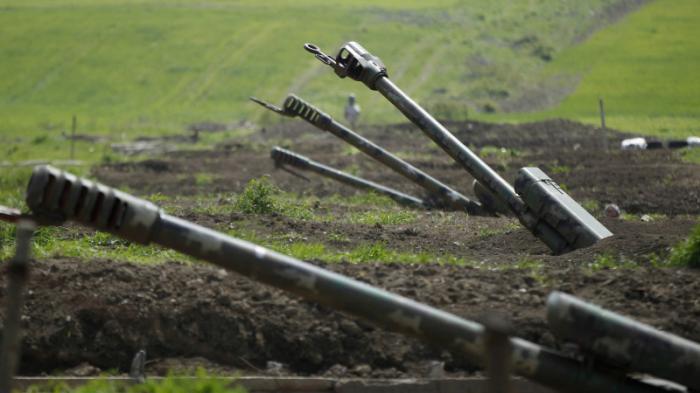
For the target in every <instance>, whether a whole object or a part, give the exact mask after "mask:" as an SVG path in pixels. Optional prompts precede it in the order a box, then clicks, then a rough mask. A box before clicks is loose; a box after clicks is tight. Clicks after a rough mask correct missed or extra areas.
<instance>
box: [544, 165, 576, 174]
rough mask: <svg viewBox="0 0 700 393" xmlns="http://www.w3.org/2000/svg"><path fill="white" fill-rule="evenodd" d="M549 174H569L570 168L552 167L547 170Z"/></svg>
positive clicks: (563, 166)
mask: <svg viewBox="0 0 700 393" xmlns="http://www.w3.org/2000/svg"><path fill="white" fill-rule="evenodd" d="M549 172H550V173H552V174H555V175H556V174H559V173H565V174H566V173H569V172H571V167H569V166H566V165H554V166H552V167H550V168H549Z"/></svg>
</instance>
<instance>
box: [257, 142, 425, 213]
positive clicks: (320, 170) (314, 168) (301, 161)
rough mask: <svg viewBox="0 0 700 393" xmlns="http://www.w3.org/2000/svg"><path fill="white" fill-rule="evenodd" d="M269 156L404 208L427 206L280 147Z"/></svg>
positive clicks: (278, 163)
mask: <svg viewBox="0 0 700 393" xmlns="http://www.w3.org/2000/svg"><path fill="white" fill-rule="evenodd" d="M270 156H271V157H272V159H273V160H275V163H276V164H277V165H292V166H294V167H296V168H299V169H304V170H308V171H311V172H315V173H317V174H319V175H321V176H324V177H328V178H330V179H333V180H336V181H338V182H341V183H343V184H347V185H349V186H351V187H355V188H359V189H362V190H367V191H373V192H376V193H378V194H382V195H386V196H388V197H389V198H391V199H393V200H394V201H396V202H397V203H399V204H401V205H404V206H410V207H414V208H415V207H421V208H425V207H426V205H427V204H426V202H425V201H423V200H422V199H419V198H416V197H414V196H411V195H408V194H405V193H402V192H400V191H397V190H395V189H393V188H389V187H386V186H383V185H381V184H378V183H374V182H371V181H369V180H365V179H363V178H360V177H357V176H353V175H351V174H349V173H345V172H343V171H340V170H338V169H335V168H332V167H329V166H327V165H323V164H321V163H319V162H316V161H314V160H312V159H310V158H308V157H304V156H302V155H300V154H298V153H294V152H292V151H289V150H286V149H282V148H280V147H275V148H274V149H272V151H271V153H270Z"/></svg>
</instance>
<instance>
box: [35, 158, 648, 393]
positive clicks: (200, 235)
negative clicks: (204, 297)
mask: <svg viewBox="0 0 700 393" xmlns="http://www.w3.org/2000/svg"><path fill="white" fill-rule="evenodd" d="M50 178H53V180H52V181H47V179H50ZM85 184H91V185H92V187H89V188H84V187H83V185H85ZM76 188H77V189H78V191H75V189H76ZM82 190H85V192H86V194H84V197H83V198H77V199H74V198H71V197H70V196H71V195H73V194H74V193H78V194H82ZM107 195H115V196H119V197H120V203H123V208H120V209H119V210H118V211H123V212H124V213H123V214H122V215H121V219H120V220H114V219H111V218H112V217H113V215H114V213H115V211H117V210H115V208H114V202H115V200H116V198H111V199H108V198H107ZM124 196H125V194H124V193H121V192H118V191H115V190H113V189H111V188H108V187H105V186H103V185H99V184H95V183H92V182H88V181H86V180H83V179H77V178H76V177H75V176H71V175H69V174H67V173H65V172H61V171H59V170H57V169H55V168H51V167H48V166H41V167H37V168H36V169H35V170H34V174H33V176H32V179H31V181H30V183H29V188H28V190H27V203H28V205H29V207H30V209H31V210H32V211H33V212H34V213H35V214H37V215H44V214H48V215H50V216H51V217H63V218H65V219H71V220H75V221H77V222H80V223H82V224H86V225H88V226H91V227H93V228H96V229H99V230H103V231H107V232H110V233H113V234H115V235H117V236H121V237H124V238H127V239H130V240H136V241H140V242H141V243H148V242H153V243H155V244H159V245H161V246H164V247H167V248H171V249H173V250H177V251H179V252H182V253H184V254H187V255H190V256H192V257H195V258H199V259H203V260H205V261H208V262H210V263H213V264H215V265H218V266H221V267H223V268H226V269H228V270H231V271H233V272H236V273H239V274H241V275H244V276H247V277H250V278H252V279H254V280H256V281H259V282H262V283H265V284H268V285H270V286H273V287H275V288H279V289H282V290H285V291H287V292H290V293H293V294H296V295H298V296H301V297H303V298H304V299H306V300H309V301H314V302H317V303H319V304H322V305H325V306H328V307H331V308H333V309H335V310H338V311H341V312H344V313H347V314H349V315H352V316H355V317H358V318H362V319H364V320H366V321H368V322H371V323H374V324H376V325H378V326H380V327H383V328H386V329H388V330H390V331H394V332H398V333H403V334H406V335H410V336H413V337H417V338H419V339H421V340H423V341H425V342H427V343H431V344H433V345H436V346H438V347H441V348H444V349H448V350H451V351H454V352H455V353H459V354H461V355H464V356H466V357H467V358H468V359H471V361H472V362H473V363H474V364H476V365H481V366H483V365H484V364H485V356H486V355H485V351H486V350H485V339H484V327H483V326H482V325H480V324H478V323H475V322H472V321H469V320H465V319H462V318H460V317H457V316H455V315H452V314H449V313H446V312H444V311H440V310H438V309H435V308H432V307H429V306H427V305H424V304H421V303H417V302H415V301H413V300H410V299H408V298H405V297H402V296H398V295H395V294H392V293H390V292H387V291H384V290H381V289H378V288H375V287H373V286H370V285H368V284H365V283H362V282H359V281H356V280H353V279H350V278H348V277H345V276H343V275H340V274H337V273H333V272H331V271H328V270H324V269H321V268H319V267H317V266H314V265H312V264H309V263H306V262H302V261H300V260H297V259H294V258H291V257H288V256H286V255H282V254H279V253H277V252H274V251H271V250H269V249H266V248H264V247H261V246H258V245H256V244H253V243H250V242H246V241H243V240H239V239H235V238H232V237H230V236H227V235H225V234H223V233H220V232H216V231H213V230H211V229H207V228H204V227H202V226H199V225H197V224H194V223H191V222H188V221H185V220H181V219H179V218H176V217H173V216H170V215H167V214H165V213H163V212H162V211H161V210H160V209H158V208H155V207H154V205H153V204H151V203H149V202H146V201H143V200H140V199H137V198H134V197H129V198H124ZM56 198H58V199H56ZM56 200H58V201H60V203H55V202H56ZM107 200H109V201H111V203H104V201H107ZM88 201H93V202H90V203H87V202H88ZM96 201H102V202H96ZM154 208H155V210H154ZM153 211H155V212H156V217H155V220H152V219H151V217H152V213H153ZM140 212H143V213H144V214H145V215H146V218H145V219H142V218H140V217H138V216H137V214H138V213H140ZM135 228H139V231H138V232H135V231H134V229H135ZM510 346H511V348H512V351H511V364H512V367H513V371H514V372H515V373H517V374H519V375H521V376H523V377H526V378H529V379H532V380H534V381H535V382H538V383H541V384H543V385H545V386H549V387H552V388H554V389H561V390H565V391H569V392H580V393H584V392H585V393H589V392H602V393H613V392H614V393H620V392H639V393H642V392H656V393H660V392H661V390H660V389H658V388H655V387H652V386H650V385H647V384H644V383H642V382H639V381H635V380H632V379H629V378H625V377H622V376H619V375H614V374H608V373H605V372H602V371H594V370H591V369H589V368H587V367H586V366H585V365H583V364H581V363H579V362H577V361H575V360H572V359H568V358H565V357H562V356H561V355H558V354H556V353H554V352H550V351H548V350H546V349H544V348H542V347H540V346H538V345H536V344H533V343H531V342H528V341H525V340H522V339H519V338H510Z"/></svg>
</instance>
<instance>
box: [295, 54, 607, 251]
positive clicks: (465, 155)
mask: <svg viewBox="0 0 700 393" xmlns="http://www.w3.org/2000/svg"><path fill="white" fill-rule="evenodd" d="M305 49H306V50H307V51H309V52H311V53H313V54H314V55H315V56H316V58H318V59H319V60H321V61H322V62H323V63H325V64H327V65H329V66H331V67H332V68H333V69H334V71H335V73H336V74H337V75H338V76H339V77H341V78H345V77H349V78H351V79H354V80H357V81H360V82H362V83H364V84H365V85H367V87H369V88H370V89H372V90H377V91H379V92H380V93H381V94H382V95H383V96H384V97H386V99H387V100H389V102H391V103H392V104H393V105H394V106H395V107H396V108H397V109H398V110H399V111H401V113H403V114H404V115H405V116H406V117H407V118H408V119H409V120H411V121H412V122H413V123H414V124H416V125H417V126H418V127H419V128H420V129H421V130H423V132H424V133H425V134H426V135H427V136H428V137H429V138H430V139H432V140H433V141H434V142H435V143H436V144H437V145H438V146H440V147H441V148H442V149H443V150H444V151H445V152H446V153H447V154H448V155H450V156H451V157H452V158H453V159H454V160H455V161H456V162H457V163H459V164H460V165H462V167H464V169H466V170H467V171H468V172H469V173H470V174H471V175H472V176H473V177H474V178H475V179H476V180H477V181H478V182H479V183H480V185H482V186H483V187H485V188H486V189H488V191H490V192H491V193H493V194H494V195H495V196H496V197H497V198H499V199H501V201H502V202H504V203H505V204H506V205H507V206H508V207H509V208H510V210H511V211H512V212H513V213H514V214H515V215H516V216H517V217H518V219H519V220H520V222H521V223H522V224H523V225H524V226H525V227H526V228H528V229H529V230H530V231H531V232H532V233H533V234H534V235H535V236H537V237H538V238H539V239H540V240H542V241H543V242H544V243H545V244H546V245H547V246H548V247H549V248H550V249H551V250H552V251H553V252H554V253H556V254H559V253H564V252H568V251H571V250H573V249H577V248H581V247H587V246H590V245H592V244H594V243H596V242H597V241H599V240H601V239H603V238H606V237H609V236H612V233H610V231H608V230H607V228H605V227H604V226H603V225H602V224H600V223H599V222H598V221H597V220H596V219H595V218H594V217H593V216H591V215H590V214H589V213H588V212H587V211H585V209H583V208H582V207H580V206H578V204H577V203H576V202H575V201H573V199H571V198H570V197H569V196H568V195H566V193H564V192H563V190H561V188H560V187H555V186H554V184H555V183H554V182H553V181H552V180H551V179H549V178H547V179H548V180H547V181H539V182H538V184H537V185H536V186H535V187H530V188H529V191H530V197H529V198H528V199H527V200H525V201H524V200H523V198H521V196H520V195H518V193H517V192H516V191H517V190H516V189H514V188H513V187H512V186H511V185H510V184H509V183H508V182H507V181H506V180H505V179H503V178H502V177H501V176H500V175H498V173H496V172H495V171H494V170H493V169H491V168H490V167H489V166H488V165H487V164H486V163H485V162H484V161H483V160H481V158H479V156H477V155H476V154H475V153H474V152H472V151H471V150H470V149H469V148H468V147H467V146H465V145H464V144H463V143H462V142H460V141H459V140H458V139H457V138H456V137H455V136H454V135H452V134H451V133H450V132H449V131H448V130H447V129H446V128H445V127H444V126H443V125H442V124H440V123H439V122H438V121H437V120H435V119H434V118H433V117H432V116H431V115H430V114H429V113H428V112H427V111H426V110H425V109H423V108H422V107H421V106H420V105H418V104H417V103H416V102H414V101H413V100H412V99H411V98H410V97H409V96H408V95H406V94H405V93H404V92H403V91H401V89H399V88H398V86H396V85H395V84H394V83H393V82H392V81H391V80H390V79H389V78H388V74H387V69H386V67H385V66H384V63H382V61H381V60H380V59H379V58H378V57H376V56H374V55H372V54H371V53H369V52H368V51H367V50H366V49H365V48H363V47H362V46H361V45H360V44H358V43H357V42H352V41H351V42H348V43H346V44H345V45H343V47H342V48H341V49H340V50H339V51H338V54H337V56H336V57H335V58H332V57H330V56H328V55H326V54H324V53H323V52H321V50H320V49H319V48H318V47H317V46H315V45H313V44H306V45H305ZM530 169H531V168H523V169H522V170H521V173H520V176H522V177H523V178H524V179H525V180H524V181H523V182H526V181H527V180H528V179H529V178H531V177H532V176H531V173H530V172H531V171H530ZM540 180H543V179H540ZM533 199H540V200H543V201H545V203H546V204H547V206H545V207H544V208H542V209H540V210H533V209H531V207H530V206H529V205H528V202H530V201H532V200H533ZM572 202H573V204H575V205H576V206H578V207H574V206H572ZM550 204H555V205H559V206H558V207H551V206H549V205H550ZM540 207H542V206H540Z"/></svg>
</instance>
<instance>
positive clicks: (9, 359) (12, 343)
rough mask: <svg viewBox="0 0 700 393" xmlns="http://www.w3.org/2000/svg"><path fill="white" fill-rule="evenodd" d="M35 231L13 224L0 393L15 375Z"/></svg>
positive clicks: (31, 224)
mask: <svg viewBox="0 0 700 393" xmlns="http://www.w3.org/2000/svg"><path fill="white" fill-rule="evenodd" d="M35 229H36V224H35V223H34V221H31V220H27V219H20V220H19V221H18V222H17V234H16V237H17V242H16V247H17V249H16V251H15V257H14V258H12V259H11V260H10V262H9V263H8V264H7V292H6V295H5V299H4V300H5V307H6V309H5V320H4V321H3V322H4V325H5V326H4V329H3V335H2V336H3V337H2V344H1V346H0V392H10V391H12V381H13V378H14V376H15V373H16V372H17V368H18V363H19V359H20V349H21V346H22V305H23V304H24V292H25V290H26V286H27V280H28V278H29V253H30V248H31V239H32V235H33V234H34V230H35Z"/></svg>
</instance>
